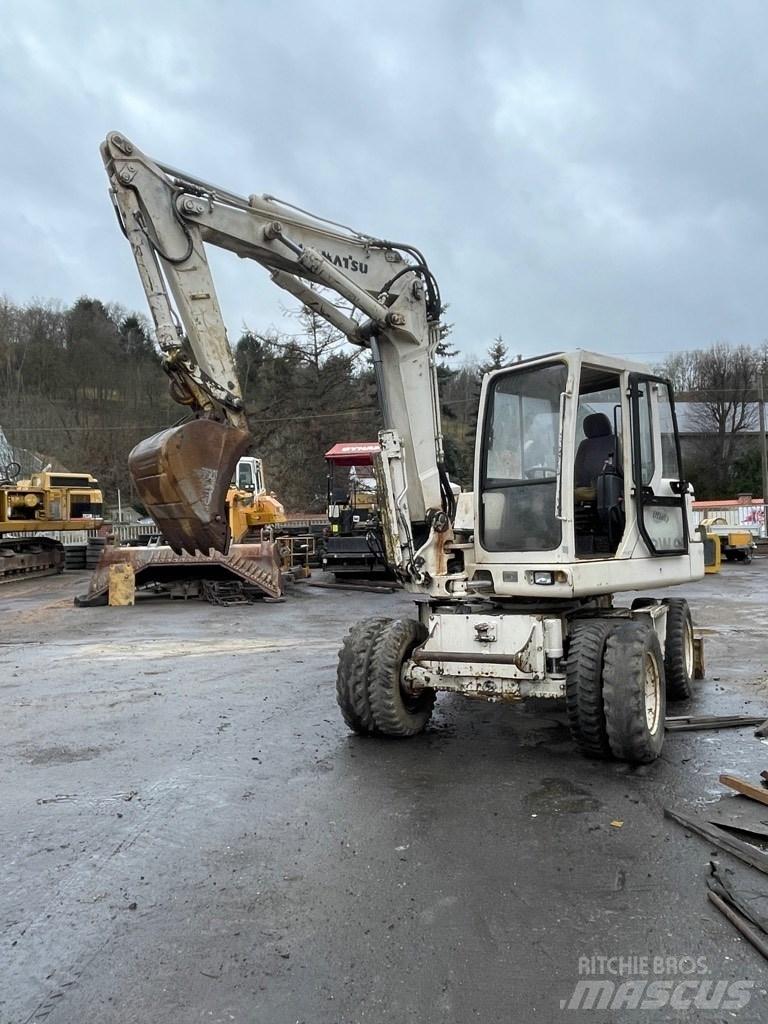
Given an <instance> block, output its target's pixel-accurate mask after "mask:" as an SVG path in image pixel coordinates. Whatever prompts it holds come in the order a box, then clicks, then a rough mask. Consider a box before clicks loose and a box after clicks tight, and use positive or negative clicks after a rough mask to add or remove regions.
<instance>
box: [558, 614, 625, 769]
mask: <svg viewBox="0 0 768 1024" xmlns="http://www.w3.org/2000/svg"><path fill="white" fill-rule="evenodd" d="M616 626H617V620H615V619H582V620H577V621H576V622H574V623H573V626H572V631H571V636H570V639H569V641H568V659H567V661H566V670H565V705H566V709H567V711H568V725H569V726H570V729H571V736H572V737H573V740H574V742H575V743H576V746H577V747H578V748H579V750H581V752H582V753H583V754H586V755H587V756H588V757H603V758H608V757H610V756H611V746H610V743H609V742H608V732H607V730H606V726H605V711H604V709H603V657H604V654H605V645H606V641H607V640H608V637H609V636H610V635H611V633H613V631H614V630H615V629H616Z"/></svg>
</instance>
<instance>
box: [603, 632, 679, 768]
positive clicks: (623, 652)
mask: <svg viewBox="0 0 768 1024" xmlns="http://www.w3.org/2000/svg"><path fill="white" fill-rule="evenodd" d="M649 661H650V663H651V664H652V666H653V671H654V672H655V674H656V680H657V686H656V687H655V714H654V715H653V716H652V721H651V722H649V716H648V715H647V713H646V693H645V689H646V674H647V670H648V668H649ZM603 704H604V707H605V725H606V730H607V732H608V742H609V743H610V746H611V753H612V754H613V756H614V757H615V758H616V759H617V760H619V761H627V762H628V763H629V764H650V762H651V761H655V760H656V758H657V757H658V756H659V754H661V748H662V746H663V745H664V718H665V712H666V687H665V682H664V658H663V656H662V653H661V645H660V644H659V640H658V637H657V636H656V633H655V632H654V630H653V627H652V626H650V625H648V624H646V623H644V622H627V623H625V624H623V625H621V626H619V627H618V629H617V630H616V632H615V633H613V634H612V635H611V636H609V637H608V640H607V642H606V645H605V659H604V662H603Z"/></svg>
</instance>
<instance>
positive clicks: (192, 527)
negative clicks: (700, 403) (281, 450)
mask: <svg viewBox="0 0 768 1024" xmlns="http://www.w3.org/2000/svg"><path fill="white" fill-rule="evenodd" d="M101 151H102V157H103V160H104V164H105V167H106V170H107V174H108V177H109V181H110V188H111V195H112V199H113V202H114V205H115V209H116V211H117V214H118V220H119V223H120V225H121V228H122V230H123V232H124V234H125V235H126V237H127V239H128V241H129V242H130V246H131V251H132V253H133V256H134V258H135V261H136V266H137V269H138V272H139V275H140V277H141V281H142V284H143V286H144V289H145V292H146V294H147V299H148V302H149V306H150V310H151V313H152V317H153V319H154V323H155V327H156V331H157V339H158V342H159V344H160V346H161V348H162V350H163V352H164V367H165V369H166V371H167V373H168V374H169V376H170V378H171V386H172V390H173V393H174V395H175V396H176V398H177V399H178V400H179V401H180V402H182V403H183V404H186V405H187V406H188V407H189V408H190V410H191V411H192V412H193V414H194V415H195V417H196V419H195V420H194V421H193V422H192V423H190V424H186V425H185V426H183V427H181V428H176V429H174V430H171V431H165V432H163V433H161V434H158V435H155V436H154V437H152V438H149V439H148V440H146V441H144V442H143V443H142V444H141V445H140V446H139V447H138V448H137V449H136V450H135V451H134V453H133V455H132V457H131V468H132V472H133V475H134V479H135V482H136V485H137V488H138V490H139V493H140V494H141V495H142V497H143V498H144V500H145V503H146V504H147V507H148V508H150V509H151V511H152V514H153V515H154V517H155V519H156V521H157V522H158V523H159V524H163V531H164V532H165V534H166V536H168V538H169V542H170V543H171V544H172V545H173V546H174V547H175V548H176V549H178V550H182V549H183V550H187V551H190V552H194V551H196V550H203V551H205V552H207V551H208V550H209V548H211V547H214V548H215V549H216V550H217V551H225V550H226V549H227V545H228V543H229V534H230V530H229V526H228V522H227V516H226V509H225V501H224V499H225V495H226V488H227V484H228V483H229V480H230V479H231V475H232V471H233V468H234V466H235V464H236V462H237V460H238V459H239V458H240V457H241V455H243V454H244V452H245V451H246V449H247V447H248V443H249V440H248V428H247V422H246V417H245V412H244V409H243V400H242V395H241V393H240V389H239V386H238V382H237V378H236V374H235V369H234V359H233V356H232V352H231V350H230V347H229V344H228V341H227V335H226V330H225V328H224V323H223V320H222V317H221V312H220V309H219V305H218V300H217V298H216V291H215V288H214V284H213V280H212V277H211V274H210V271H209V268H208V263H207V260H206V255H205V245H206V244H211V245H215V246H218V247H220V248H224V249H228V250H229V251H231V252H233V253H235V254H236V255H237V256H240V257H242V258H246V259H251V260H254V261H255V262H256V263H258V264H260V265H262V266H263V267H265V268H266V269H267V270H268V271H269V273H270V275H271V280H272V281H273V283H274V284H276V285H277V286H278V287H279V288H281V289H283V290H285V291H287V292H289V293H290V294H291V295H293V296H294V297H295V298H297V299H298V300H299V301H300V302H302V303H304V304H305V305H306V306H307V307H308V308H310V309H311V310H312V311H313V312H314V313H315V314H316V315H318V316H321V317H323V318H324V319H325V320H327V321H328V323H329V324H331V325H332V326H333V327H335V328H337V329H338V330H339V331H341V332H342V333H343V334H344V335H345V336H346V337H347V339H348V340H349V341H350V342H351V343H352V344H354V345H357V346H361V347H364V348H366V349H368V350H369V351H370V353H371V357H372V361H373V366H374V370H375V375H376V383H377V391H378V399H379V404H380V406H381V412H382V420H383V423H384V429H383V430H382V431H381V433H380V434H379V446H380V451H379V453H378V455H377V456H376V458H375V461H374V470H375V473H376V480H377V485H378V494H379V504H380V510H381V511H380V514H381V522H382V534H383V544H384V549H385V552H386V559H387V562H388V564H389V566H390V568H391V570H392V572H393V573H394V574H395V575H396V576H397V577H398V578H399V579H400V580H401V581H402V583H403V585H404V587H405V588H406V589H408V590H410V591H411V592H413V593H414V594H415V595H416V596H417V599H418V604H417V609H418V612H417V614H416V616H415V617H413V618H410V617H408V618H399V619H395V620H392V619H388V618H381V619H375V620H370V619H367V620H365V621H364V622H361V623H360V624H358V625H357V626H354V627H353V628H352V630H351V632H350V634H349V636H348V637H347V639H346V641H345V643H344V646H343V648H342V650H341V652H340V655H339V662H338V671H337V685H336V692H337V699H338V703H339V706H340V709H341V713H342V715H343V718H344V720H345V722H346V723H347V725H348V726H349V728H350V729H352V730H354V731H356V732H359V733H362V734H368V733H375V734H377V735H379V736H395V737H405V736H413V735H415V734H416V733H419V732H421V731H422V730H423V729H424V728H425V727H426V725H427V723H428V721H429V718H430V716H431V713H432V708H433V705H434V703H435V699H436V696H437V694H438V693H441V692H452V693H459V694H463V695H465V696H467V697H474V698H481V699H485V700H488V701H519V700H523V699H525V698H528V697H538V698H548V699H553V700H564V701H565V705H566V708H567V712H568V717H569V720H570V725H571V731H572V733H573V736H574V739H575V741H576V743H577V744H578V746H579V747H580V748H581V749H582V750H583V751H584V752H585V753H587V754H589V755H592V756H597V757H606V756H612V757H615V758H619V759H620V760H624V761H628V762H630V763H643V762H648V761H652V760H653V759H654V758H656V757H658V756H659V753H660V751H661V748H662V743H663V740H664V714H665V706H666V700H667V697H668V696H669V698H670V699H682V698H685V697H687V696H689V695H690V692H691V677H692V675H693V631H692V625H691V615H690V611H689V610H688V606H687V604H686V602H685V601H684V600H682V599H666V598H664V599H659V598H655V597H652V596H649V597H646V598H643V599H642V600H640V601H636V602H634V603H633V604H632V605H631V606H628V605H626V604H621V603H620V598H621V595H622V594H624V593H626V592H629V591H636V590H643V591H650V590H652V589H653V588H655V587H664V588H666V587H669V586H671V585H674V584H680V583H689V582H691V581H692V580H697V579H699V578H701V577H702V576H703V573H704V557H703V545H702V541H701V538H700V537H699V536H697V534H696V533H695V532H694V530H693V528H692V513H691V496H692V490H691V487H690V485H689V483H688V481H687V479H686V477H685V473H684V470H683V466H682V460H681V457H680V441H679V436H678V430H677V421H676V416H675V405H674V398H673V394H672V388H671V387H670V385H669V383H668V381H666V380H663V379H661V378H659V377H657V376H656V375H654V374H653V373H650V372H649V370H648V369H647V368H646V367H645V366H643V365H640V364H638V363H634V362H631V361H630V360H627V359H624V358H622V357H621V356H618V355H599V354H597V353H593V352H585V351H576V352H560V351H555V352H551V353H549V354H547V355H542V356H540V357H538V358H535V359H528V360H525V361H522V362H520V363H516V364H515V365H514V366H510V367H505V368H501V369H498V370H494V371H492V372H491V373H489V374H486V376H485V378H484V380H483V385H482V393H481V400H480V412H479V417H478V427H477V436H476V445H475V469H474V486H473V490H472V491H470V492H465V493H460V494H458V496H457V495H456V494H455V493H454V488H453V486H452V485H451V482H450V480H449V479H448V475H447V473H446V470H445V463H444V454H443V435H442V428H441V423H440V402H439V396H438V384H437V358H438V356H437V352H438V346H439V343H440V339H441V337H442V332H441V325H440V316H441V310H442V300H441V298H440V292H439V288H438V285H437V282H436V279H435V277H434V275H433V273H432V271H431V269H430V267H429V265H428V263H427V260H426V258H425V256H424V255H423V253H421V252H420V251H419V250H418V249H417V248H416V247H415V246H413V245H409V244H406V243H402V242H395V241H389V240H386V239H383V238H377V237H375V236H373V235H368V234H363V233H361V232H358V231H354V230H352V229H349V228H347V227H344V226H342V225H340V224H337V223H334V222H332V221H329V220H327V219H323V218H319V217H314V216H312V215H310V214H307V213H306V212H305V211H302V210H300V209H298V208H297V207H295V206H292V205H290V204H287V203H285V202H281V201H279V200H278V199H276V198H275V197H274V196H268V195H251V196H248V197H244V196H239V195H236V194H234V193H232V192H230V191H229V190H227V189H224V188H221V187H219V186H216V185H212V184H209V183H208V182H206V181H204V180H202V179H201V178H198V177H196V176H193V175H190V174H187V173H185V172H182V171H179V170H177V169H175V168H174V167H172V166H170V165H168V164H164V163H161V162H159V161H156V160H153V159H151V158H150V157H148V156H147V155H146V154H144V153H142V152H141V150H139V149H138V148H137V147H136V146H135V145H134V144H133V143H132V142H130V141H129V140H128V139H127V138H126V137H125V136H124V135H121V134H120V133H118V132H112V133H111V134H110V135H109V136H108V137H107V139H106V140H105V142H104V143H103V145H102V150H101ZM172 298H173V300H174V302H175V309H174V308H173V306H172ZM478 301H480V297H479V296H478ZM342 303H344V304H345V306H346V308H345V309H342V308H341V304H342ZM184 336H186V339H187V340H188V342H189V348H190V350H191V356H190V355H188V354H187V351H188V350H187V348H186V344H184V345H183V344H182V342H183V341H184Z"/></svg>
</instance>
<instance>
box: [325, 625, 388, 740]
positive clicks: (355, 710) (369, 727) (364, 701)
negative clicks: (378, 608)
mask: <svg viewBox="0 0 768 1024" xmlns="http://www.w3.org/2000/svg"><path fill="white" fill-rule="evenodd" d="M391 622H392V620H391V619H380V618H372V619H363V620H362V621H361V622H358V623H356V624H355V625H354V626H353V627H352V629H350V631H349V634H348V636H346V637H345V638H344V643H343V644H342V647H341V650H340V651H339V663H338V667H337V669H336V701H337V703H338V705H339V708H340V709H341V715H342V718H343V719H344V721H345V722H346V723H347V725H348V726H349V728H350V729H352V731H353V732H356V733H359V734H360V735H361V736H368V735H370V734H371V733H374V732H375V731H376V729H375V726H374V724H373V717H372V715H371V706H370V703H369V700H368V679H369V674H370V668H371V658H372V656H373V651H374V646H375V643H376V639H377V638H378V636H379V634H380V633H381V632H382V631H383V630H385V629H386V628H387V627H388V626H389V624H390V623H391Z"/></svg>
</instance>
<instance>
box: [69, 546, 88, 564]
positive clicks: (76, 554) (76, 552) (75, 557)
mask: <svg viewBox="0 0 768 1024" xmlns="http://www.w3.org/2000/svg"><path fill="white" fill-rule="evenodd" d="M87 549H88V548H87V545H86V544H65V545H64V568H65V569H69V570H73V569H85V568H86V564H85V563H86V551H87Z"/></svg>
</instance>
